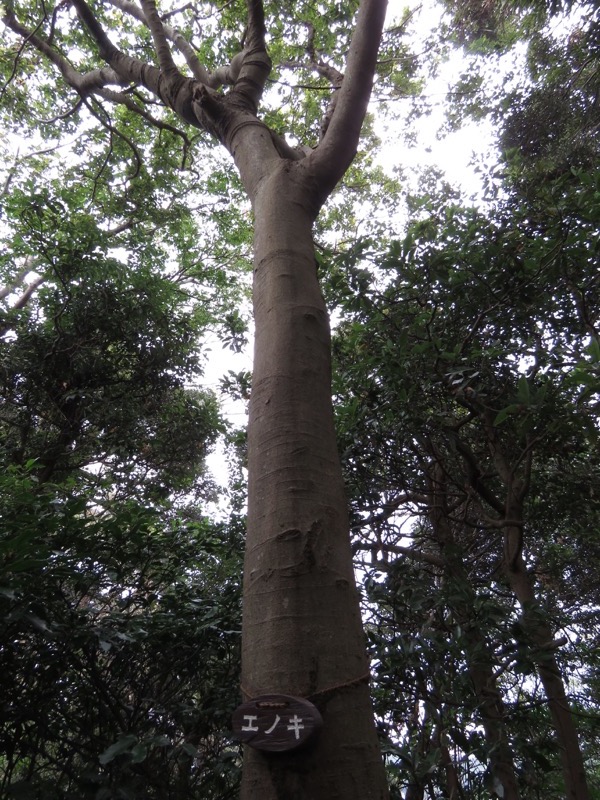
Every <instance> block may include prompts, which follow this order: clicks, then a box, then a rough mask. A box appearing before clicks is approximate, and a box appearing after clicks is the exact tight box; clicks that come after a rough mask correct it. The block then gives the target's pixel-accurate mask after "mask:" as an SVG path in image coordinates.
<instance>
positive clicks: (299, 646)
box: [242, 164, 387, 800]
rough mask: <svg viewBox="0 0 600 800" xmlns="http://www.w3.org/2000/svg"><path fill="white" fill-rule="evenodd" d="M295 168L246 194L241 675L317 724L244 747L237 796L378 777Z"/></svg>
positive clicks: (365, 798)
mask: <svg viewBox="0 0 600 800" xmlns="http://www.w3.org/2000/svg"><path fill="white" fill-rule="evenodd" d="M303 176H307V173H305V171H304V170H303V169H302V167H301V165H291V164H287V165H286V164H284V165H282V166H280V167H277V168H276V169H275V170H274V171H273V172H272V173H271V175H270V176H269V177H268V178H267V179H265V180H264V181H263V182H262V184H261V186H260V188H259V189H258V191H257V193H256V197H255V201H254V212H255V226H256V227H255V266H254V316H255V325H256V335H255V359H254V373H253V387H252V397H251V402H250V423H249V434H248V471H249V492H248V495H249V503H248V545H247V548H246V560H245V568H244V631H243V645H242V663H243V666H242V687H243V691H244V692H245V693H246V695H247V696H248V697H250V696H252V697H253V696H257V695H260V694H265V693H272V692H273V693H284V694H291V695H296V696H300V697H304V698H307V699H309V700H311V701H312V702H313V703H314V704H315V705H316V706H317V707H318V708H319V710H320V712H321V714H322V716H323V720H324V725H323V730H322V732H321V734H320V735H319V737H318V739H317V740H316V742H315V743H314V745H313V746H310V747H309V748H308V749H306V750H305V751H300V752H293V753H291V754H290V755H285V754H275V755H272V754H265V753H262V752H259V751H253V750H251V749H250V748H247V752H246V754H245V758H244V777H243V788H242V798H244V800H257V798H259V797H260V800H305V799H306V800H308V798H311V800H319V799H320V798H322V800H326V798H327V800H332V799H333V798H340V799H341V798H344V799H345V800H349V799H350V798H356V800H369V799H370V798H373V800H375V798H384V797H386V796H387V787H386V781H385V775H384V772H383V766H382V762H381V758H380V755H379V748H378V742H377V736H376V731H375V727H374V725H373V712H372V708H371V702H370V697H369V690H368V673H369V665H368V662H367V658H366V649H365V640H364V634H363V630H362V624H361V615H360V608H359V601H358V594H357V591H356V587H355V581H354V573H353V566H352V555H351V550H350V537H349V524H348V517H347V505H346V498H345V494H344V486H343V482H342V473H341V468H340V464H339V458H338V453H337V445H336V437H335V430H334V424H333V409H332V404H331V378H330V369H331V367H330V334H329V323H328V316H327V312H326V309H325V305H324V301H323V298H322V295H321V292H320V288H319V285H318V281H317V274H316V262H315V256H314V247H313V240H312V223H313V219H314V216H315V209H314V206H313V205H312V201H311V191H310V185H308V184H307V183H306V182H305V181H304V180H303Z"/></svg>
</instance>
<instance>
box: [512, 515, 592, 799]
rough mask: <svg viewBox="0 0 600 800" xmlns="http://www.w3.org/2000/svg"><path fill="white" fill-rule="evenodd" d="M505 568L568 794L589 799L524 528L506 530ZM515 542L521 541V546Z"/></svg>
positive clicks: (567, 702) (566, 794)
mask: <svg viewBox="0 0 600 800" xmlns="http://www.w3.org/2000/svg"><path fill="white" fill-rule="evenodd" d="M507 518H508V519H523V508H522V506H521V504H520V503H515V502H513V503H512V504H511V507H509V508H507ZM505 538H506V542H507V545H506V546H505V554H507V555H509V554H512V555H510V557H509V558H507V560H506V562H505V571H506V575H507V578H508V582H509V584H510V587H511V589H512V590H513V592H514V593H515V597H516V598H517V600H518V602H519V605H520V606H521V608H522V609H523V614H522V616H521V624H522V626H523V630H524V632H525V635H526V637H527V639H528V641H529V645H530V647H531V658H532V660H533V662H534V663H535V665H536V668H537V672H538V675H539V676H540V680H541V682H542V686H543V687H544V692H545V694H546V699H547V701H548V709H549V711H550V715H551V717H552V722H553V724H554V729H555V731H556V738H557V742H558V746H559V751H560V759H561V764H562V773H563V780H564V783H565V797H566V799H567V800H590V793H589V789H588V786H587V778H586V774H585V766H584V763H583V756H582V754H581V749H580V747H579V736H578V734H577V728H576V727H575V721H574V719H573V714H572V713H571V706H570V703H569V698H568V697H567V693H566V691H565V684H564V681H563V678H562V675H561V672H560V668H559V666H558V663H557V661H556V657H555V655H554V649H553V641H554V632H553V630H552V628H551V627H550V624H549V623H548V620H547V618H546V615H545V614H544V612H543V610H542V609H541V608H540V605H539V603H538V602H537V598H536V596H535V591H534V586H533V579H532V577H531V575H530V573H529V571H528V570H527V566H526V564H525V561H524V560H523V556H522V554H521V546H520V542H521V539H522V530H521V528H520V527H517V526H510V527H508V528H507V529H506V533H505ZM516 543H519V544H518V545H517V544H516Z"/></svg>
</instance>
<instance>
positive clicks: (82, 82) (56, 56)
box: [2, 9, 128, 96]
mask: <svg viewBox="0 0 600 800" xmlns="http://www.w3.org/2000/svg"><path fill="white" fill-rule="evenodd" d="M2 21H3V23H4V24H5V25H6V26H7V27H8V28H10V29H11V30H12V31H14V32H15V33H17V34H18V35H19V36H21V37H22V39H23V40H24V43H25V44H31V45H33V47H35V49H36V50H37V51H38V52H40V53H42V54H43V55H44V56H46V58H47V59H48V60H49V61H50V62H51V63H52V64H54V66H55V67H56V68H57V69H58V70H59V71H60V73H61V74H62V76H63V78H64V79H65V81H66V82H67V84H68V85H69V86H71V87H72V88H73V89H75V91H76V92H78V93H79V94H80V95H81V96H85V95H88V94H90V93H91V92H92V91H93V90H94V89H97V88H99V87H101V86H105V85H106V84H110V83H112V84H117V85H119V84H120V85H123V84H126V83H127V82H128V81H127V80H123V79H122V78H121V77H120V76H119V75H118V73H117V72H116V71H114V70H112V69H107V68H106V67H104V68H102V69H96V70H92V71H90V72H88V73H85V74H82V73H80V72H78V71H77V70H76V69H75V68H74V67H73V65H72V64H71V63H70V62H69V61H68V60H67V59H66V58H65V57H64V56H62V55H61V54H60V53H58V52H57V51H56V50H55V49H54V48H53V47H52V46H51V45H50V44H49V43H48V42H47V41H46V40H45V39H43V38H42V37H41V36H38V35H37V33H35V32H33V31H29V30H28V29H27V28H25V26H23V25H21V23H20V22H19V21H18V19H17V18H16V17H15V15H14V13H13V12H12V11H11V10H10V9H6V10H5V14H4V16H3V17H2Z"/></svg>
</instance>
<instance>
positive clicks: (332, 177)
mask: <svg viewBox="0 0 600 800" xmlns="http://www.w3.org/2000/svg"><path fill="white" fill-rule="evenodd" d="M386 6H387V0H362V2H361V4H360V8H359V11H358V19H357V22H356V29H355V31H354V35H353V37H352V42H351V45H350V51H349V54H348V60H347V64H346V72H345V75H344V80H343V82H342V86H341V88H340V89H339V97H338V99H337V103H336V106H335V109H334V112H333V115H332V118H331V123H330V124H329V126H328V128H327V131H326V133H325V136H324V137H323V139H322V141H321V143H320V144H319V146H318V147H317V148H316V150H314V151H313V152H312V153H311V155H309V156H308V158H307V159H306V160H305V162H304V163H306V162H307V161H310V162H311V166H312V168H313V169H314V171H315V173H316V177H317V181H318V183H319V189H320V200H321V202H324V201H325V199H326V198H327V196H328V195H329V193H330V192H331V191H332V190H333V188H334V186H335V185H336V183H337V182H338V181H339V180H340V179H341V178H342V176H343V175H344V173H345V171H346V170H347V169H348V167H349V166H350V164H351V163H352V160H353V158H354V156H355V155H356V151H357V148H358V141H359V137H360V131H361V127H362V124H363V121H364V118H365V114H366V112H367V106H368V103H369V98H370V96H371V89H372V86H373V76H374V74H375V67H376V65H377V52H378V50H379V43H380V41H381V34H382V31H383V23H384V20H385V10H386Z"/></svg>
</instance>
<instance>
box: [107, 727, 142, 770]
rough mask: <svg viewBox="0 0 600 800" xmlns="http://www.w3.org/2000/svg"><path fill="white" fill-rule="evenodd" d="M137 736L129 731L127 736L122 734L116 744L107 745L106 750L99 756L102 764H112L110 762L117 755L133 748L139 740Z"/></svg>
mask: <svg viewBox="0 0 600 800" xmlns="http://www.w3.org/2000/svg"><path fill="white" fill-rule="evenodd" d="M137 740H138V739H137V736H134V735H133V734H132V733H128V734H127V735H125V736H122V737H121V738H120V739H117V741H116V742H115V743H114V744H111V746H110V747H107V748H106V750H105V751H104V752H103V753H101V754H100V755H99V756H98V761H99V762H100V763H101V764H110V762H111V761H112V760H113V759H115V758H116V757H117V756H120V755H122V754H123V753H128V752H130V751H131V750H132V748H133V746H134V745H135V744H136V742H137Z"/></svg>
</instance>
